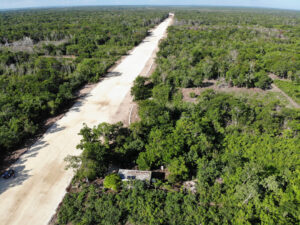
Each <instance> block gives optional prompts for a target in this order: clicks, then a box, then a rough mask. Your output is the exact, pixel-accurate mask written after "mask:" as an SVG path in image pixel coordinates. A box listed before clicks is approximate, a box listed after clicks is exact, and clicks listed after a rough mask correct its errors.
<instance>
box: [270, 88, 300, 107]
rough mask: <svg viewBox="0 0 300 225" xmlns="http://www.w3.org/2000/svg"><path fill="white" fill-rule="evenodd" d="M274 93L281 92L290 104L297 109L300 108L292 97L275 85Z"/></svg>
mask: <svg viewBox="0 0 300 225" xmlns="http://www.w3.org/2000/svg"><path fill="white" fill-rule="evenodd" d="M272 91H275V92H280V93H281V94H282V95H283V96H284V97H286V99H287V100H288V101H289V102H290V104H291V105H292V106H293V107H295V108H296V109H299V108H300V105H299V104H298V103H297V102H295V101H294V100H293V99H292V98H291V97H290V96H288V95H287V94H286V93H285V92H284V91H283V90H281V89H280V88H279V87H277V86H276V85H275V84H272Z"/></svg>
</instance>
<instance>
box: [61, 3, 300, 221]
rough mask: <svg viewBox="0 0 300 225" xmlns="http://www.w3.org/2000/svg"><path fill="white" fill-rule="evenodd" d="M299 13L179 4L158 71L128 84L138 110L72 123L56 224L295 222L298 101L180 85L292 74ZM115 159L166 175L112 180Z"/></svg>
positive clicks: (299, 196) (251, 81)
mask: <svg viewBox="0 0 300 225" xmlns="http://www.w3.org/2000/svg"><path fill="white" fill-rule="evenodd" d="M299 23H300V14H299V13H298V12H280V11H268V10H245V9H240V10H237V9H235V10H228V9H226V10H225V9H212V8H209V9H197V10H189V9H186V10H177V11H176V22H175V24H174V25H173V26H172V27H171V28H170V29H169V31H168V32H169V34H168V38H167V39H166V40H164V41H163V42H162V43H161V44H160V51H159V53H158V58H157V60H156V62H157V69H156V71H155V72H154V73H153V74H152V76H151V77H150V78H137V79H136V81H135V84H134V87H133V88H132V91H131V93H132V95H133V97H134V99H135V100H136V101H137V103H138V105H139V117H140V121H138V122H135V123H133V124H131V125H130V127H125V126H123V124H122V123H117V124H107V123H102V124H100V125H98V126H96V127H94V128H90V127H87V126H85V127H84V128H83V129H82V130H81V132H80V135H81V136H82V140H81V142H80V144H79V145H78V146H77V148H78V149H80V150H82V154H81V155H80V156H78V157H76V156H69V157H68V158H67V159H66V161H67V162H68V163H69V164H68V165H69V167H70V168H73V169H75V170H76V171H77V173H76V176H75V178H74V180H73V182H72V185H71V186H72V187H74V188H71V190H70V192H69V193H68V194H67V195H66V197H65V198H64V200H63V203H62V205H61V207H60V210H59V212H58V218H57V221H56V223H57V224H298V223H299V222H300V217H299V211H300V208H299V202H300V186H299V183H300V180H299V177H300V167H299V160H300V158H299V153H300V138H299V129H300V126H299V124H300V112H299V110H297V109H292V108H287V107H286V105H284V104H282V102H281V101H280V100H278V99H277V98H275V97H274V98H273V97H272V96H275V95H269V97H268V98H254V97H251V98H248V97H246V96H243V95H240V96H239V95H233V94H229V93H222V92H215V91H213V90H206V91H203V92H201V93H200V94H199V96H196V95H194V94H192V95H191V97H193V98H196V97H197V101H196V102H195V103H189V102H186V101H184V100H183V95H182V92H181V89H182V88H189V87H202V86H205V82H203V81H204V79H219V80H225V81H226V82H227V83H228V85H230V86H237V87H247V88H251V87H258V88H261V89H267V88H269V86H270V84H271V83H272V80H271V79H270V78H269V76H268V73H270V72H272V73H275V74H277V75H278V76H280V77H284V78H289V79H291V80H294V81H297V80H298V77H299V71H300V64H299V54H298V52H299V45H298V43H299V41H300V39H299V26H300V25H299ZM112 165H114V166H116V167H118V168H123V169H124V168H126V169H134V168H135V169H136V168H138V169H139V170H149V171H161V172H163V173H165V178H163V179H155V180H153V181H152V182H151V183H148V182H143V181H138V180H132V181H131V180H130V181H128V182H121V181H120V179H119V178H118V176H117V175H116V174H115V173H111V172H109V171H111V166H112ZM162 166H163V168H165V169H161V168H162ZM186 182H190V183H192V184H193V186H194V188H189V187H187V186H186Z"/></svg>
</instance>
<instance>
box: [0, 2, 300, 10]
mask: <svg viewBox="0 0 300 225" xmlns="http://www.w3.org/2000/svg"><path fill="white" fill-rule="evenodd" d="M84 5H206V6H243V7H266V8H282V9H295V10H300V0H0V9H12V8H29V7H48V6H49V7H53V6H84Z"/></svg>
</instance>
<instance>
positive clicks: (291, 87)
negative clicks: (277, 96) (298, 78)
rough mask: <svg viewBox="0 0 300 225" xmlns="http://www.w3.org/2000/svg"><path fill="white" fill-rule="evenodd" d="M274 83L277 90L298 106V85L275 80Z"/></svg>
mask: <svg viewBox="0 0 300 225" xmlns="http://www.w3.org/2000/svg"><path fill="white" fill-rule="evenodd" d="M274 83H275V84H276V85H277V87H278V88H280V89H281V90H283V91H284V92H285V93H286V94H287V95H289V96H290V97H291V98H292V99H293V100H294V101H295V102H297V103H298V104H300V83H299V82H292V81H284V80H275V81H274Z"/></svg>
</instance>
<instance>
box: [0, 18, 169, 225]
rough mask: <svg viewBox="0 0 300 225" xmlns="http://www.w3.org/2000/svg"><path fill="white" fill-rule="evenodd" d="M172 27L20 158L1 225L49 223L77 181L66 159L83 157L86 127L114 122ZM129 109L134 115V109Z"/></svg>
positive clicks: (0, 187)
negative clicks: (81, 144) (82, 134)
mask: <svg viewBox="0 0 300 225" xmlns="http://www.w3.org/2000/svg"><path fill="white" fill-rule="evenodd" d="M171 22H172V17H170V18H168V19H167V20H165V21H164V22H162V23H161V24H160V25H159V26H157V27H156V28H155V29H153V30H152V32H151V35H150V36H149V37H147V38H146V39H145V40H144V41H143V42H142V43H141V44H140V45H139V46H137V47H136V48H135V49H134V50H133V51H132V52H131V54H130V55H129V56H127V57H126V58H124V59H123V61H122V62H121V63H120V64H119V65H118V66H117V67H116V68H114V69H113V70H112V72H111V73H109V74H108V76H107V78H105V79H104V80H103V81H101V82H100V83H99V84H98V85H97V86H96V87H95V88H94V89H93V90H92V91H91V92H90V93H89V94H88V95H87V96H85V97H84V98H82V99H80V100H79V101H78V102H76V103H75V104H74V106H73V107H72V108H71V109H70V110H69V112H68V113H67V114H66V115H65V116H64V117H63V118H62V119H60V120H59V121H57V122H56V123H55V124H54V125H53V126H52V127H51V128H50V129H49V130H48V131H47V132H46V133H45V134H44V136H43V137H42V138H41V139H40V140H39V141H37V142H36V143H35V144H34V145H33V146H32V147H31V148H30V149H29V150H28V151H27V152H26V153H25V154H24V155H22V156H21V157H20V159H19V160H18V161H17V162H16V163H15V164H14V165H13V168H14V169H15V171H16V178H14V179H9V180H4V179H1V180H0V218H1V224H5V225H10V224H16V225H20V224H22V225H27V224H30V225H35V224H38V225H40V224H47V223H48V221H49V220H50V219H51V216H52V215H53V214H54V213H55V210H56V208H57V206H58V204H59V203H60V202H61V200H62V198H63V197H64V195H65V193H66V190H65V189H66V187H67V186H68V185H69V183H70V181H71V179H72V177H73V175H74V174H73V172H72V171H71V170H68V171H66V170H65V169H64V168H65V162H64V158H65V157H66V156H67V155H70V154H71V155H78V154H80V151H79V150H76V145H77V144H78V143H79V141H80V137H79V136H78V132H79V131H80V129H81V128H82V124H83V123H85V124H87V125H88V126H94V125H97V124H99V123H101V122H114V115H115V114H116V112H117V110H118V108H119V106H120V105H121V103H122V102H123V100H124V98H125V96H126V94H127V93H128V92H129V91H130V88H131V86H132V84H133V81H134V79H135V78H136V77H137V76H138V75H139V74H140V73H141V72H142V71H143V69H144V67H145V66H146V64H147V62H148V60H149V58H150V57H151V55H152V53H153V52H154V51H155V49H156V48H157V46H158V44H159V41H160V40H161V38H163V37H164V35H165V33H166V30H167V28H168V26H169V25H170V24H171ZM128 108H129V109H128V110H130V106H128ZM127 115H128V114H121V115H120V116H121V117H122V116H124V117H127ZM118 120H123V118H118Z"/></svg>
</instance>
